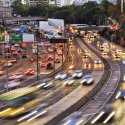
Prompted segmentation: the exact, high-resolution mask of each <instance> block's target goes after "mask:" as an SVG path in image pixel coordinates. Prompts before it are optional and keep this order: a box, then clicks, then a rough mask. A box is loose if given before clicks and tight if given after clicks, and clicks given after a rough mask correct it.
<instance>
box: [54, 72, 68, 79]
mask: <svg viewBox="0 0 125 125" xmlns="http://www.w3.org/2000/svg"><path fill="white" fill-rule="evenodd" d="M66 77H67V73H65V72H60V73H59V74H57V75H56V76H55V79H58V80H64V79H66Z"/></svg>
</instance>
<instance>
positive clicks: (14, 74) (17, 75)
mask: <svg viewBox="0 0 125 125" xmlns="http://www.w3.org/2000/svg"><path fill="white" fill-rule="evenodd" d="M23 78H24V75H23V74H22V73H13V74H12V75H9V77H8V79H9V80H15V79H20V80H22V79H23Z"/></svg>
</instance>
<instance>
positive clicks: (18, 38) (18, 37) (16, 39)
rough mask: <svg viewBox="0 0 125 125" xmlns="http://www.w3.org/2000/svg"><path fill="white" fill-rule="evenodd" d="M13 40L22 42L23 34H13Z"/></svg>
mask: <svg viewBox="0 0 125 125" xmlns="http://www.w3.org/2000/svg"><path fill="white" fill-rule="evenodd" d="M12 41H13V42H19V41H20V42H22V36H21V35H12Z"/></svg>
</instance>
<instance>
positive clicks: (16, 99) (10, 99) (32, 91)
mask: <svg viewBox="0 0 125 125" xmlns="http://www.w3.org/2000/svg"><path fill="white" fill-rule="evenodd" d="M37 90H38V88H37V87H24V88H19V89H16V90H12V91H9V92H7V93H4V94H1V95H0V102H1V103H0V118H7V117H10V118H12V117H16V116H20V115H22V114H24V113H26V112H28V111H30V110H31V109H33V107H35V106H37V104H39V100H38V99H36V96H37V94H36V91H37Z"/></svg>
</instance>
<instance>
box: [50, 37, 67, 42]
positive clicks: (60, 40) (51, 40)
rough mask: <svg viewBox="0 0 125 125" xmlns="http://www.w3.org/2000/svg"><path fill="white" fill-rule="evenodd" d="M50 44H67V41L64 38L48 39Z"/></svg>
mask: <svg viewBox="0 0 125 125" xmlns="http://www.w3.org/2000/svg"><path fill="white" fill-rule="evenodd" d="M50 43H67V39H66V38H63V39H58V38H56V39H55V38H54V39H50Z"/></svg>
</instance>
